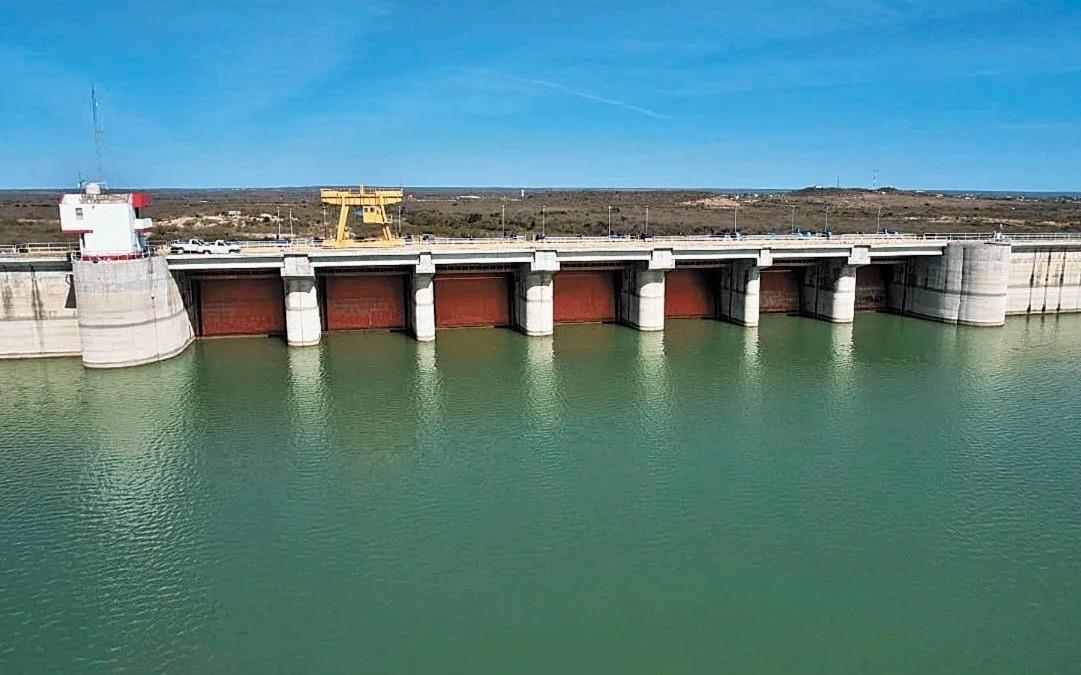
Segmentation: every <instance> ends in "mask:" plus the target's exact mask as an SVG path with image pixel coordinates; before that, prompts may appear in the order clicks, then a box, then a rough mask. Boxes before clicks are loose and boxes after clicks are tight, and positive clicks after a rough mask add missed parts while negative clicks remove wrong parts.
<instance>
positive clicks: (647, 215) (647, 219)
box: [646, 206, 649, 233]
mask: <svg viewBox="0 0 1081 675" xmlns="http://www.w3.org/2000/svg"><path fill="white" fill-rule="evenodd" d="M646 233H649V207H648V206H647V207H646Z"/></svg>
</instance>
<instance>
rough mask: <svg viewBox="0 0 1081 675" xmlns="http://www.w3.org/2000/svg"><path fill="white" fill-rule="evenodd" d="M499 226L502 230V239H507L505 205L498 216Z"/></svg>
mask: <svg viewBox="0 0 1081 675" xmlns="http://www.w3.org/2000/svg"><path fill="white" fill-rule="evenodd" d="M499 226H500V227H501V228H502V229H503V238H504V239H506V238H507V205H506V204H504V205H503V212H502V213H501V214H500V215H499Z"/></svg>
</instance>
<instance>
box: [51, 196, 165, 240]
mask: <svg viewBox="0 0 1081 675" xmlns="http://www.w3.org/2000/svg"><path fill="white" fill-rule="evenodd" d="M149 204H150V195H148V194H147V193H145V192H126V193H117V194H105V193H103V192H102V191H101V185H99V184H98V183H88V184H87V186H86V192H85V193H82V194H66V195H64V198H63V199H61V200H60V229H61V230H62V231H63V232H64V234H73V235H78V236H79V250H80V251H81V252H82V256H83V257H84V258H125V257H130V256H132V255H138V254H140V253H142V252H143V251H144V250H145V249H146V236H145V233H146V232H148V231H149V230H150V229H151V228H152V227H153V226H154V224H153V223H152V222H151V220H150V219H149V218H140V217H139V209H141V208H143V207H145V206H149Z"/></svg>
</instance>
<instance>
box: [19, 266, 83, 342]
mask: <svg viewBox="0 0 1081 675" xmlns="http://www.w3.org/2000/svg"><path fill="white" fill-rule="evenodd" d="M81 351H82V345H81V343H80V341H79V317H78V311H77V309H76V303H75V289H74V287H73V284H72V279H71V270H70V266H69V265H68V263H67V262H62V263H58V262H39V263H18V264H14V263H13V264H0V359H5V358H9V359H17V358H34V357H41V356H78V355H79V354H80V352H81Z"/></svg>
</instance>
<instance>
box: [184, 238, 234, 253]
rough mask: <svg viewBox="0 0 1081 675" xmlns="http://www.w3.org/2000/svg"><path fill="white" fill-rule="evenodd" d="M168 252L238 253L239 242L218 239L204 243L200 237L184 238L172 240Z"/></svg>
mask: <svg viewBox="0 0 1081 675" xmlns="http://www.w3.org/2000/svg"><path fill="white" fill-rule="evenodd" d="M169 252H170V253H205V254H208V255H209V254H211V253H240V244H238V243H236V242H235V241H223V240H221V239H218V240H217V241H215V242H213V243H210V244H208V243H206V242H205V241H203V240H202V239H186V240H183V241H174V242H173V243H171V244H169Z"/></svg>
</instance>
